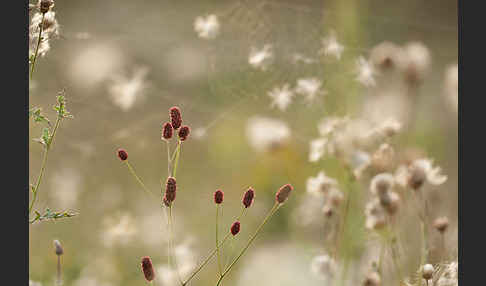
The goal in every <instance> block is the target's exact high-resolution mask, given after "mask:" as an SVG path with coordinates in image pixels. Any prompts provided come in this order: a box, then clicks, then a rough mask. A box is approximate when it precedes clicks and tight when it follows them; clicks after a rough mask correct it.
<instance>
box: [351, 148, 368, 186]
mask: <svg viewBox="0 0 486 286" xmlns="http://www.w3.org/2000/svg"><path fill="white" fill-rule="evenodd" d="M350 163H351V167H352V168H353V174H354V176H355V177H356V178H357V179H359V178H361V176H362V174H363V172H364V171H365V170H366V169H367V168H368V167H369V166H370V164H371V156H370V154H368V153H367V152H364V151H361V150H356V151H354V152H353V153H352V154H351V158H350Z"/></svg>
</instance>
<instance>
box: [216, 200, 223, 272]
mask: <svg viewBox="0 0 486 286" xmlns="http://www.w3.org/2000/svg"><path fill="white" fill-rule="evenodd" d="M218 221H219V204H216V254H217V259H218V270H219V275H221V274H222V273H223V270H222V269H221V257H220V254H219V243H218Z"/></svg>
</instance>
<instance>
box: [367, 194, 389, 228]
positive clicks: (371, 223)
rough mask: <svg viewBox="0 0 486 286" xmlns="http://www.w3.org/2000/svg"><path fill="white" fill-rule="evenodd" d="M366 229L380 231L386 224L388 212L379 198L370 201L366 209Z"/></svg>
mask: <svg viewBox="0 0 486 286" xmlns="http://www.w3.org/2000/svg"><path fill="white" fill-rule="evenodd" d="M365 215H366V223H365V225H366V228H368V229H379V228H382V227H383V226H385V224H386V210H385V209H384V208H383V206H382V205H381V204H380V200H379V199H378V198H374V199H372V200H370V201H369V202H368V203H367V204H366V207H365Z"/></svg>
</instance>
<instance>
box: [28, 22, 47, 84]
mask: <svg viewBox="0 0 486 286" xmlns="http://www.w3.org/2000/svg"><path fill="white" fill-rule="evenodd" d="M44 17H45V13H42V20H41V23H40V25H39V38H38V39H37V46H36V47H35V53H34V58H33V59H32V67H31V70H30V79H32V76H33V74H34V67H35V62H36V60H37V55H38V54H39V46H40V44H41V40H42V30H43V29H44Z"/></svg>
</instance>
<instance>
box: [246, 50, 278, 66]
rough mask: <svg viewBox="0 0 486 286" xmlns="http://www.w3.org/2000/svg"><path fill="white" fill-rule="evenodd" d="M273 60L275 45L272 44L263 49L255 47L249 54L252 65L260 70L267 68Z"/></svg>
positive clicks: (249, 61)
mask: <svg viewBox="0 0 486 286" xmlns="http://www.w3.org/2000/svg"><path fill="white" fill-rule="evenodd" d="M272 61H273V47H272V45H270V44H266V45H264V46H263V48H262V49H257V48H255V47H252V48H251V51H250V54H249V56H248V63H249V64H250V66H252V67H253V68H256V69H260V70H266V69H267V68H268V66H269V65H270V64H271V63H272Z"/></svg>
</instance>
